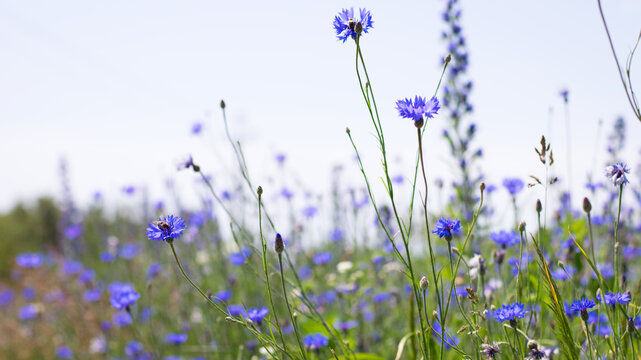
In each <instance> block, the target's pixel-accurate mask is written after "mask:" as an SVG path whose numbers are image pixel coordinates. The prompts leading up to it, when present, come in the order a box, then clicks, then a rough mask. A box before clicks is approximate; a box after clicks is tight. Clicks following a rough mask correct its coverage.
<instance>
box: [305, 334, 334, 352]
mask: <svg viewBox="0 0 641 360" xmlns="http://www.w3.org/2000/svg"><path fill="white" fill-rule="evenodd" d="M328 344H329V339H328V338H327V336H325V335H323V334H321V333H316V334H309V335H307V336H305V337H304V338H303V345H305V347H306V348H308V349H312V350H315V349H320V348H322V347H325V346H327V345H328Z"/></svg>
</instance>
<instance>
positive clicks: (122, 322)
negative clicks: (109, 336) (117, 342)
mask: <svg viewBox="0 0 641 360" xmlns="http://www.w3.org/2000/svg"><path fill="white" fill-rule="evenodd" d="M111 321H112V322H113V323H114V325H116V327H120V328H121V327H125V326H129V325H131V323H133V319H132V318H131V315H129V313H128V312H117V313H115V314H114V315H113V316H112V318H111Z"/></svg>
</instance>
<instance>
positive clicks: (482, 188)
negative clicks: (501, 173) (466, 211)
mask: <svg viewBox="0 0 641 360" xmlns="http://www.w3.org/2000/svg"><path fill="white" fill-rule="evenodd" d="M480 187H481V192H483V191H485V183H484V182H482V183H481V186H480Z"/></svg>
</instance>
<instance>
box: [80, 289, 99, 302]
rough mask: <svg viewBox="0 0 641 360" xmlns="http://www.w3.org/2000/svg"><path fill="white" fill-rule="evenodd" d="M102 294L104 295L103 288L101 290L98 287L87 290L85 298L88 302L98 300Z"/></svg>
mask: <svg viewBox="0 0 641 360" xmlns="http://www.w3.org/2000/svg"><path fill="white" fill-rule="evenodd" d="M101 296H102V290H100V288H99V287H97V288H94V289H89V290H86V291H85V293H84V296H83V298H84V299H85V301H86V302H96V301H98V300H100V297H101Z"/></svg>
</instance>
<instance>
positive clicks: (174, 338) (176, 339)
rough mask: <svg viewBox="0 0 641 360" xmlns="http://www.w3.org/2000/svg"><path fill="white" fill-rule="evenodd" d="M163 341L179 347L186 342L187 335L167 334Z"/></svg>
mask: <svg viewBox="0 0 641 360" xmlns="http://www.w3.org/2000/svg"><path fill="white" fill-rule="evenodd" d="M165 340H167V342H169V343H172V344H175V345H180V344H182V343H184V342H185V341H187V334H167V335H166V336H165Z"/></svg>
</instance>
